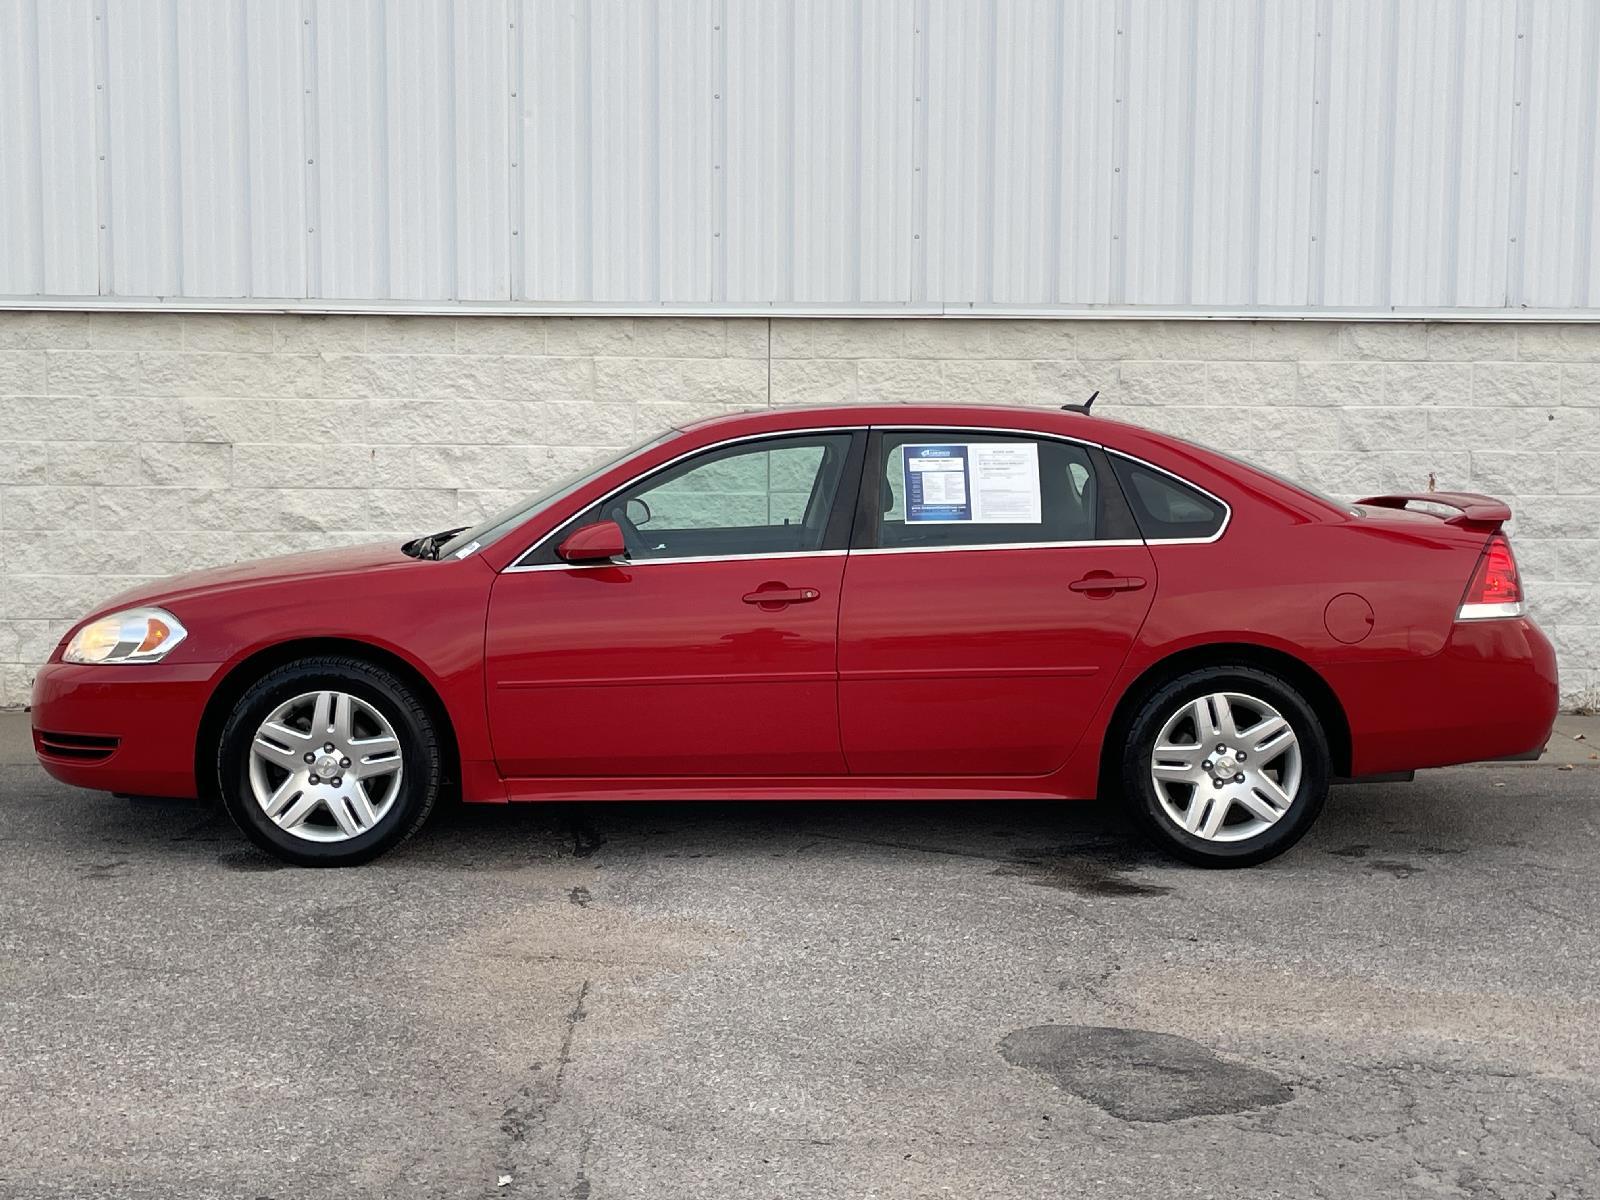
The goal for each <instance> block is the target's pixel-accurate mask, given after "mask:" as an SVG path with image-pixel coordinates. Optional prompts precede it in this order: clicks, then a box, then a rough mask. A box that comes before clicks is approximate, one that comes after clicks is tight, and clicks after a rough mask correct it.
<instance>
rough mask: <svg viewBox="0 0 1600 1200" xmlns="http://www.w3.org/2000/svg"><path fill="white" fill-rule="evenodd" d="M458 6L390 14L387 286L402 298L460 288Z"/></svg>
mask: <svg viewBox="0 0 1600 1200" xmlns="http://www.w3.org/2000/svg"><path fill="white" fill-rule="evenodd" d="M455 7H456V5H455V4H454V3H453V0H409V3H407V4H404V5H399V6H391V8H390V10H389V13H388V16H387V19H386V20H385V22H384V61H383V69H384V79H383V87H384V89H385V93H386V95H385V108H386V121H387V132H388V154H387V155H386V156H385V162H384V165H385V167H386V168H387V175H388V179H387V190H388V196H389V205H388V212H389V223H388V229H387V231H386V232H387V235H388V247H387V254H388V261H389V280H388V289H389V295H390V296H393V297H395V298H397V299H402V300H426V299H429V298H430V297H433V296H442V297H446V298H448V299H455V295H456V271H455V257H456V239H455V229H456V218H455V207H456V156H455V138H456V127H455V105H456V97H457V92H456V73H455V69H456V54H455V33H456V24H455V19H454V13H453V12H452V10H453V9H454V8H455ZM471 7H472V8H473V9H474V11H476V12H477V13H478V15H479V19H480V20H485V21H494V23H495V24H499V21H498V17H499V14H498V13H496V12H493V11H492V10H491V9H490V8H489V7H488V6H486V5H475V6H471ZM495 165H496V166H497V167H498V166H499V163H498V162H496V164H495Z"/></svg>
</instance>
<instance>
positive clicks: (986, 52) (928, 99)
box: [913, 0, 1000, 304]
mask: <svg viewBox="0 0 1600 1200" xmlns="http://www.w3.org/2000/svg"><path fill="white" fill-rule="evenodd" d="M996 9H997V4H996V0H984V2H982V3H979V2H977V0H930V2H929V5H928V21H927V39H928V51H927V53H928V86H927V87H926V88H924V89H921V93H922V94H921V95H919V96H918V97H916V98H914V100H913V102H914V103H916V104H926V105H927V106H928V115H927V120H928V165H927V182H926V184H925V186H926V187H927V189H928V201H927V203H928V220H927V228H926V230H925V231H924V232H923V236H924V237H925V238H926V239H927V247H926V250H925V253H926V255H927V288H926V292H925V294H923V295H920V296H914V297H913V298H914V299H916V300H930V301H931V300H940V299H948V300H949V301H951V302H953V303H956V304H961V303H966V304H987V303H989V302H990V301H992V300H993V297H994V251H995V245H994V233H995V222H994V219H993V208H994V206H993V189H994V180H995V171H996V165H995V152H996V145H995V117H996V112H995V104H996V95H995V89H996V86H997V84H998V76H999V74H1000V66H999V61H998V47H997V45H996V34H997V29H996V26H997V23H998V16H997V12H996Z"/></svg>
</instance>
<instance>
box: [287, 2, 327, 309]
mask: <svg viewBox="0 0 1600 1200" xmlns="http://www.w3.org/2000/svg"><path fill="white" fill-rule="evenodd" d="M316 20H317V0H300V28H301V35H300V91H301V95H302V99H301V105H302V111H301V120H302V122H303V127H304V130H305V132H304V134H303V135H302V144H301V149H302V150H303V151H304V153H305V164H304V170H305V202H304V208H303V210H302V212H303V216H304V225H303V226H302V228H303V229H304V232H303V233H301V230H299V229H297V230H295V231H294V232H295V233H296V234H298V235H299V237H300V244H301V246H302V247H303V249H304V252H305V263H306V277H305V294H306V296H307V297H308V298H309V297H322V294H323V293H322V255H321V254H320V253H319V252H318V249H317V243H318V239H319V238H320V236H321V235H320V234H319V232H318V230H319V227H320V223H319V220H318V218H319V216H320V214H321V212H322V206H321V204H320V202H319V201H320V197H321V192H322V180H321V174H320V172H319V171H318V169H317V164H318V162H319V161H320V159H321V157H322V156H321V145H320V143H319V141H318V138H317V125H318V122H317V107H318V92H319V90H320V89H319V88H318V87H317V25H316Z"/></svg>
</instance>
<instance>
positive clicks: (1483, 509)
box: [1356, 492, 1511, 533]
mask: <svg viewBox="0 0 1600 1200" xmlns="http://www.w3.org/2000/svg"><path fill="white" fill-rule="evenodd" d="M1356 503H1357V504H1365V505H1370V506H1371V507H1373V508H1406V507H1409V506H1410V505H1412V504H1437V505H1440V506H1441V507H1444V508H1453V509H1455V510H1456V515H1455V516H1453V517H1447V518H1445V524H1447V525H1460V526H1462V527H1463V528H1465V529H1481V530H1483V531H1484V532H1485V533H1493V532H1494V531H1495V530H1496V529H1499V528H1500V526H1501V525H1502V524H1504V523H1505V522H1507V521H1509V520H1510V519H1511V508H1510V506H1509V505H1507V504H1506V502H1505V501H1504V500H1496V499H1495V498H1494V497H1493V496H1482V495H1479V494H1478V493H1477V492H1409V493H1404V494H1401V495H1396V496H1368V497H1367V498H1366V499H1365V500H1357V501H1356Z"/></svg>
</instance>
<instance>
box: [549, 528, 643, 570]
mask: <svg viewBox="0 0 1600 1200" xmlns="http://www.w3.org/2000/svg"><path fill="white" fill-rule="evenodd" d="M627 549H628V547H627V546H626V544H624V542H623V540H622V526H620V525H618V524H617V523H616V522H615V521H596V522H595V523H594V524H593V525H585V526H583V527H582V528H581V529H574V530H573V531H572V532H571V533H569V534H568V535H567V537H566V540H565V541H563V542H562V543H561V544H560V545H559V546H557V547H556V557H557V558H559V559H561V560H562V561H564V562H569V563H594V562H608V561H609V560H611V559H613V558H621V557H622V556H623V554H625V553H626V552H627Z"/></svg>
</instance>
